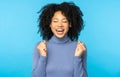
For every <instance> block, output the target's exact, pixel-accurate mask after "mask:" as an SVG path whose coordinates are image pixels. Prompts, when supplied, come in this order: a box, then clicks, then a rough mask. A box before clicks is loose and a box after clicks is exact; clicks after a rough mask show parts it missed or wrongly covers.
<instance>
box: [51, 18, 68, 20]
mask: <svg viewBox="0 0 120 77" xmlns="http://www.w3.org/2000/svg"><path fill="white" fill-rule="evenodd" d="M52 19H56V20H57V19H58V18H52ZM62 20H67V18H63V19H62Z"/></svg>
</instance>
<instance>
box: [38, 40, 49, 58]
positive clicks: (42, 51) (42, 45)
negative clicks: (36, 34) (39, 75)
mask: <svg viewBox="0 0 120 77" xmlns="http://www.w3.org/2000/svg"><path fill="white" fill-rule="evenodd" d="M37 49H38V51H39V53H40V55H41V56H46V55H47V47H46V41H45V40H44V41H42V42H40V44H39V45H38V46H37Z"/></svg>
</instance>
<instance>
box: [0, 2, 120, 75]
mask: <svg viewBox="0 0 120 77" xmlns="http://www.w3.org/2000/svg"><path fill="white" fill-rule="evenodd" d="M63 1H70V0H0V77H30V76H31V71H32V53H33V48H34V46H35V44H36V43H37V42H38V41H39V40H41V37H39V34H37V31H38V27H37V25H38V22H37V19H38V14H37V12H38V11H39V10H40V8H41V7H42V6H44V5H45V4H47V3H61V2H63ZM73 2H74V3H76V4H77V5H78V6H80V8H81V10H82V11H83V13H84V17H83V19H84V21H85V28H84V30H83V31H82V32H81V35H80V37H79V40H82V41H83V42H84V43H85V44H86V46H87V50H88V57H87V58H88V59H87V71H88V75H89V77H120V60H119V59H120V30H119V29H120V0H73Z"/></svg>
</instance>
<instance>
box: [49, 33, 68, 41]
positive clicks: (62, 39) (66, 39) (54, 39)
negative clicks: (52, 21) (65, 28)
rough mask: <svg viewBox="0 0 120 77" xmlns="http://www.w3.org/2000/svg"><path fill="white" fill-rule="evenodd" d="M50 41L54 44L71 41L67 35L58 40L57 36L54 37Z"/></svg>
mask: <svg viewBox="0 0 120 77" xmlns="http://www.w3.org/2000/svg"><path fill="white" fill-rule="evenodd" d="M50 41H51V42H54V43H67V42H69V41H70V39H69V37H68V36H67V35H65V36H64V37H62V38H58V37H57V36H55V35H53V36H52V38H51V39H50Z"/></svg>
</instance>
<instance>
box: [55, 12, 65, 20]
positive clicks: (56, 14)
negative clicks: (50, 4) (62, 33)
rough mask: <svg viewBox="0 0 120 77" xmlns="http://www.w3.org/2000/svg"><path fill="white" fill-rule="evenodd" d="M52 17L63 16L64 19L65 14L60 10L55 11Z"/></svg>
mask: <svg viewBox="0 0 120 77" xmlns="http://www.w3.org/2000/svg"><path fill="white" fill-rule="evenodd" d="M53 18H64V19H66V17H65V15H64V14H63V13H62V12H61V11H56V12H55V13H54V15H53Z"/></svg>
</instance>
